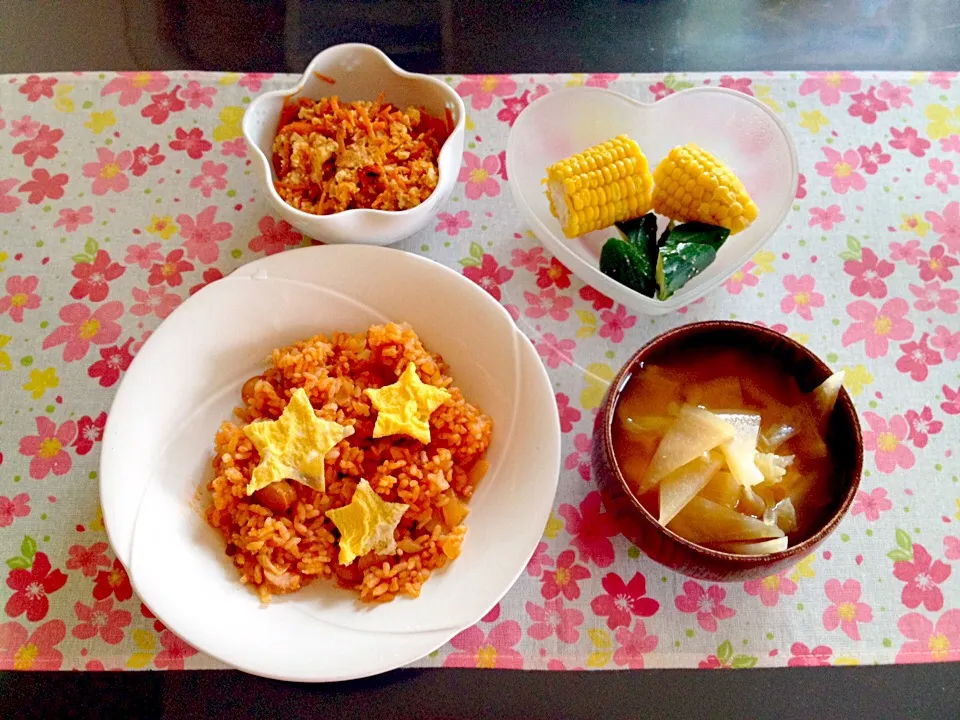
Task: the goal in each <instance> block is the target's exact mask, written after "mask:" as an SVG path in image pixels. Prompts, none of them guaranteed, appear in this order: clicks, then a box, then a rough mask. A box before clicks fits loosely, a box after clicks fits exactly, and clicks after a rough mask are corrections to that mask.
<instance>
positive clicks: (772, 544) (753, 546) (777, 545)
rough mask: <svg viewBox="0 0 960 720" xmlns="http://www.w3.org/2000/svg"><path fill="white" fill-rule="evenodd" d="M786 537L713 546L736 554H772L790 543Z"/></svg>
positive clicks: (782, 549)
mask: <svg viewBox="0 0 960 720" xmlns="http://www.w3.org/2000/svg"><path fill="white" fill-rule="evenodd" d="M789 542H790V541H789V540H787V538H786V537H778V538H773V539H772V540H761V541H760V542H753V543H741V542H731V543H717V544H716V545H713V546H712V547H713V548H714V549H715V550H720V551H721V552H727V553H733V554H734V555H770V554H771V553H776V552H783V551H784V550H786V549H787V546H788V545H789Z"/></svg>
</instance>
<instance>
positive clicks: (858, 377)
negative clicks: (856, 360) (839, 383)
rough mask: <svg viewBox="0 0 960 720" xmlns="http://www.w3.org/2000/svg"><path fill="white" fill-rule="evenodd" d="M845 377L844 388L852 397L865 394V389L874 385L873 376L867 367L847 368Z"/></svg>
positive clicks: (855, 366)
mask: <svg viewBox="0 0 960 720" xmlns="http://www.w3.org/2000/svg"><path fill="white" fill-rule="evenodd" d="M843 370H844V373H845V374H844V376H843V386H844V387H845V388H846V389H847V390H848V391H849V392H850V394H851V395H853V396H857V395H859V394H860V393H862V392H863V388H864V387H866V386H867V385H870V384H872V383H873V375H871V374H870V371H869V370H867V368H866V366H865V365H854V366H852V367H845V368H843Z"/></svg>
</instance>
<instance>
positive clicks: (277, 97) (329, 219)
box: [242, 43, 466, 245]
mask: <svg viewBox="0 0 960 720" xmlns="http://www.w3.org/2000/svg"><path fill="white" fill-rule="evenodd" d="M381 93H382V94H383V95H384V97H385V98H386V100H387V101H388V102H391V103H393V104H394V105H397V106H399V107H407V106H409V105H414V106H416V107H423V108H426V110H427V112H429V113H430V114H431V115H433V116H434V117H439V118H442V117H444V116H445V114H446V113H449V115H450V117H452V119H453V131H452V132H451V133H450V136H449V137H448V138H447V139H446V141H445V142H444V143H443V147H442V148H440V156H439V158H438V159H437V162H438V165H439V182H438V184H437V187H436V189H435V190H434V191H433V193H432V194H431V195H430V197H428V198H427V199H426V200H425V201H424V202H423V203H421V204H420V205H417V206H416V207H414V208H410V209H409V210H400V211H395V212H394V211H386V210H369V209H360V210H344V211H343V212H339V213H336V214H334V215H311V214H310V213H306V212H303V211H301V210H297V209H296V208H295V207H293V206H292V205H288V204H287V203H286V202H284V200H283V198H281V197H280V195H279V194H278V193H277V191H276V188H274V186H273V182H274V180H275V177H274V171H273V163H272V161H271V158H272V157H273V139H274V137H275V136H276V134H277V125H278V123H279V120H280V111H281V110H282V109H283V106H284V103H286V102H289V101H290V99H291V98H298V97H305V98H311V99H313V100H318V99H320V98H322V97H328V96H330V95H336V96H337V97H339V98H340V99H341V100H342V101H344V102H353V101H355V100H375V99H376V98H377V96H378V95H380V94H381ZM465 119H466V110H465V109H464V106H463V100H461V99H460V96H459V95H457V93H456V92H455V91H454V90H453V89H452V88H451V87H450V86H449V85H447V84H446V83H445V82H443V81H442V80H438V79H437V78H434V77H430V76H429V75H420V74H418V73H411V72H407V71H406V70H403V69H401V68H399V67H397V65H395V64H394V63H393V61H392V60H390V58H388V57H387V56H386V55H384V54H383V53H382V52H381V51H380V50H378V49H377V48H375V47H373V46H371V45H363V44H361V43H347V44H344V45H334V46H333V47H329V48H327V49H326V50H324V51H323V52H321V53H320V54H319V55H317V56H316V57H315V58H314V59H313V60H311V61H310V64H309V65H308V66H307V69H306V70H305V71H304V72H303V75H302V76H301V78H300V81H299V82H298V83H297V84H296V85H295V86H294V87H292V88H289V89H287V90H273V91H271V92H266V93H263V94H262V95H260V96H259V97H257V98H255V99H254V101H253V102H252V103H250V107H249V108H247V111H246V113H244V115H243V123H242V125H243V136H244V138H246V140H247V144H248V145H249V146H250V149H251V154H252V157H253V159H254V166H255V172H257V174H258V175H259V177H260V180H261V182H262V183H263V191H264V194H265V195H266V196H267V198H268V199H269V200H270V202H271V203H272V204H273V206H274V209H275V210H276V211H277V213H278V214H279V215H280V217H282V218H283V219H284V220H286V221H287V222H289V223H290V224H291V225H293V226H294V227H295V228H297V230H299V231H300V232H302V233H304V234H306V235H308V236H309V237H312V238H316V239H318V240H324V241H326V242H331V243H364V244H369V245H389V244H391V243H395V242H398V241H400V240H402V239H404V238H406V237H409V236H410V235H413V234H414V233H416V232H419V231H420V230H422V229H423V228H425V227H426V226H427V225H428V224H429V223H430V221H431V220H432V219H433V218H434V216H435V215H436V214H437V212H438V211H439V209H440V208H441V207H442V205H443V204H444V203H445V202H446V201H447V198H448V197H450V193H451V192H453V188H454V187H455V186H456V184H457V176H458V174H459V172H460V163H461V161H462V160H463V134H464V123H465Z"/></svg>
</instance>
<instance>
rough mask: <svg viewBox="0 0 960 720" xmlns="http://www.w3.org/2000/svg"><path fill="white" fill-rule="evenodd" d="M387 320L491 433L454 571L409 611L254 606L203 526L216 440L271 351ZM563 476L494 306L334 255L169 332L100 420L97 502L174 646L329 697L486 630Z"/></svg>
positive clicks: (410, 273)
mask: <svg viewBox="0 0 960 720" xmlns="http://www.w3.org/2000/svg"><path fill="white" fill-rule="evenodd" d="M386 321H394V322H408V323H410V324H411V325H412V326H413V328H414V329H415V330H416V331H417V333H418V334H419V336H420V337H421V338H422V340H423V342H424V344H425V345H426V347H427V348H429V349H430V350H432V351H434V352H438V353H440V354H441V355H442V356H443V358H444V360H445V361H446V362H447V363H448V364H449V365H450V368H451V371H450V372H451V375H452V376H453V379H454V382H455V384H456V385H457V386H458V387H460V388H461V389H462V391H463V393H464V396H465V397H466V398H467V399H468V400H469V401H471V402H473V403H475V404H477V405H479V406H480V407H481V408H483V410H484V411H485V412H486V413H487V414H488V415H490V417H491V418H493V421H494V431H493V440H492V443H491V445H490V449H489V451H488V453H487V460H488V461H489V462H490V470H489V471H488V472H487V474H486V476H485V477H484V479H483V480H482V481H481V483H480V484H479V485H478V487H477V490H476V492H475V494H474V496H473V498H472V500H471V502H470V510H471V512H470V515H469V516H468V518H467V520H466V525H467V528H468V530H467V535H466V538H465V540H464V543H463V547H462V552H461V555H460V557H459V558H457V560H456V561H454V562H452V563H450V564H449V565H448V566H447V567H446V568H444V569H443V570H441V571H438V572H436V573H434V575H433V577H431V578H430V580H429V581H428V582H427V583H425V584H424V587H423V591H422V593H421V596H420V597H419V598H418V599H416V600H411V599H409V598H406V597H400V598H397V599H396V600H394V601H393V602H391V603H387V604H385V605H376V606H369V605H361V604H360V603H358V602H357V601H356V599H355V595H354V594H353V593H351V592H348V591H345V590H340V589H338V588H336V587H335V586H333V584H332V583H325V582H321V581H318V582H315V583H312V584H311V585H309V586H308V587H307V588H305V589H304V590H302V591H300V592H298V593H295V594H292V595H289V596H284V597H278V598H275V599H274V601H273V602H272V603H270V604H269V605H268V606H263V605H261V603H260V601H259V598H258V597H257V595H256V593H255V592H253V591H251V590H249V589H248V588H246V587H244V586H242V585H241V584H240V582H239V576H238V573H237V571H236V569H235V568H234V567H233V565H232V563H231V562H230V560H229V558H228V557H226V555H225V553H224V543H223V539H222V537H221V536H220V534H219V533H218V532H216V531H215V530H213V529H212V528H210V527H209V526H208V525H207V524H206V522H205V521H204V519H203V516H202V509H203V507H205V504H206V502H208V499H207V497H206V496H205V486H206V484H207V483H208V482H209V480H210V479H211V478H212V475H213V471H212V469H211V460H212V458H213V438H214V434H215V433H216V430H217V428H218V427H219V425H220V423H221V422H222V421H224V420H227V419H230V417H231V411H232V409H233V407H235V406H236V405H237V404H239V402H240V388H241V386H242V384H243V382H244V381H245V380H246V379H247V378H249V377H250V376H252V375H255V374H258V373H259V372H261V371H262V370H263V369H264V368H265V367H266V365H265V358H266V357H268V356H269V353H270V351H271V350H272V349H273V348H275V347H279V346H283V345H288V344H291V343H293V342H295V341H297V340H300V339H303V338H306V337H310V336H312V335H315V334H317V333H330V332H332V331H334V330H344V331H352V332H357V331H363V330H366V328H367V327H368V326H370V325H372V324H377V323H382V322H386ZM559 469H560V427H559V420H558V417H557V410H556V403H555V401H554V396H553V391H552V388H551V384H550V380H549V378H548V377H547V374H546V371H545V370H544V368H543V365H542V364H541V362H540V359H539V357H538V356H537V353H536V351H535V350H534V348H533V346H532V344H531V343H530V342H529V340H527V338H526V337H525V336H524V335H522V334H521V333H520V332H519V330H517V328H516V326H515V325H514V324H513V321H512V320H511V319H510V316H509V315H508V314H507V312H506V311H505V310H504V309H503V308H502V307H501V306H500V305H499V304H498V303H497V302H496V301H494V300H493V298H491V297H490V296H489V295H488V294H487V293H486V292H484V291H483V290H482V289H481V288H479V287H478V286H477V285H475V284H473V283H472V282H470V281H469V280H467V279H466V278H464V277H462V276H461V275H459V274H457V273H456V272H454V271H452V270H450V269H448V268H446V267H444V266H442V265H439V264H437V263H435V262H433V261H431V260H427V259H424V258H421V257H418V256H416V255H412V254H408V253H405V252H402V251H399V250H392V249H387V248H377V247H367V246H327V247H312V248H305V249H301V250H293V251H290V252H286V253H281V254H278V255H274V256H272V257H268V258H265V259H262V260H258V261H256V262H253V263H250V264H248V265H245V266H244V267H242V268H240V269H239V270H237V271H236V272H234V273H233V274H232V275H230V276H229V277H227V278H224V279H223V280H220V281H218V282H215V283H213V284H212V285H209V286H207V287H206V288H204V289H203V290H201V291H200V292H199V293H197V294H196V295H195V296H193V297H191V298H190V299H189V300H187V301H186V302H184V303H183V305H181V306H180V307H179V308H178V309H177V310H176V311H175V312H174V313H173V314H172V315H170V317H168V318H167V319H166V320H165V321H164V322H163V324H162V325H161V326H160V327H159V328H158V329H157V331H156V332H155V333H154V334H153V335H152V336H151V337H150V339H149V340H148V341H147V343H146V344H145V345H144V346H143V348H142V349H141V350H140V352H139V353H138V354H137V356H136V359H135V360H134V362H133V364H132V365H131V366H130V369H129V370H128V371H127V374H126V376H125V378H124V380H123V383H122V384H121V386H120V389H119V391H118V392H117V396H116V398H115V400H114V403H113V407H112V408H111V410H110V415H109V420H108V422H107V427H106V431H105V434H104V440H103V454H102V459H101V472H100V493H101V502H102V504H103V512H104V519H105V521H106V523H105V524H106V527H107V531H108V534H109V537H110V542H111V543H112V545H113V548H114V551H115V552H116V553H117V556H118V557H119V558H120V560H121V562H122V563H123V564H124V565H125V566H126V568H127V570H128V572H129V574H130V578H131V581H132V582H133V585H134V587H135V588H136V590H137V592H138V594H139V595H140V597H141V598H142V599H143V601H144V603H146V604H147V606H148V607H149V608H150V609H151V610H152V611H153V612H154V613H155V614H156V615H157V616H158V617H159V618H160V620H161V621H162V622H164V623H165V624H166V625H167V626H168V627H169V628H170V629H171V630H172V631H173V632H175V633H177V634H178V635H180V636H181V637H182V638H183V639H184V640H186V641H187V642H189V643H190V644H191V645H193V646H194V647H196V648H198V649H199V650H201V651H203V652H206V653H207V654H209V655H212V656H213V657H216V658H218V659H219V660H221V661H223V662H225V663H227V664H229V665H232V666H234V667H237V668H239V669H241V670H245V671H247V672H251V673H255V674H257V675H263V676H267V677H274V678H280V679H285V680H298V681H332V680H346V679H350V678H356V677H363V676H367V675H373V674H375V673H379V672H384V671H387V670H391V669H393V668H396V667H399V666H401V665H405V664H407V663H410V662H412V661H414V660H416V659H418V658H420V657H423V656H424V655H426V654H428V653H430V652H432V651H433V650H435V649H436V648H438V647H440V646H441V645H442V644H444V643H445V642H447V641H448V640H449V639H450V638H451V637H453V636H454V635H455V634H456V633H457V632H459V631H461V630H463V629H465V628H467V627H469V626H470V625H472V624H473V623H475V622H477V621H478V620H479V619H480V618H481V617H482V616H483V615H484V614H486V613H487V612H488V611H489V610H490V608H492V607H493V606H494V605H495V604H496V603H497V602H498V601H499V600H500V598H501V597H502V596H503V595H504V594H505V593H506V592H507V590H508V589H509V588H510V586H511V585H513V583H514V582H515V581H516V579H517V577H518V576H519V575H520V573H521V572H522V571H523V568H524V567H525V565H526V563H527V561H528V560H529V558H530V556H531V555H532V553H533V551H534V549H535V547H536V545H537V543H538V541H539V540H540V537H541V534H542V532H543V528H544V525H545V524H546V521H547V518H548V517H549V513H550V508H551V506H552V504H553V498H554V494H555V492H556V487H557V479H558V475H559Z"/></svg>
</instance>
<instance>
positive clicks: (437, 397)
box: [366, 363, 451, 445]
mask: <svg viewBox="0 0 960 720" xmlns="http://www.w3.org/2000/svg"><path fill="white" fill-rule="evenodd" d="M366 393H367V397H369V398H370V400H371V401H372V402H373V406H374V407H375V408H376V409H377V424H376V425H375V426H374V428H373V437H375V438H379V437H385V436H387V435H408V436H410V437H412V438H413V439H414V440H419V441H420V442H422V443H423V444H424V445H427V444H429V443H430V415H431V414H433V411H434V410H436V409H437V408H438V407H440V406H441V405H443V403H445V402H446V401H447V400H449V399H450V397H451V396H450V393H449V392H447V391H446V390H444V389H443V388H438V387H434V386H433V385H427V384H425V383H423V382H422V381H421V380H420V376H419V375H418V374H417V366H416V365H414V364H413V363H410V364H409V365H407V369H406V370H404V371H403V374H402V375H401V376H400V379H399V380H397V382H395V383H394V384H393V385H387V386H386V387H382V388H380V389H379V390H373V389H368V390H366Z"/></svg>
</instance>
